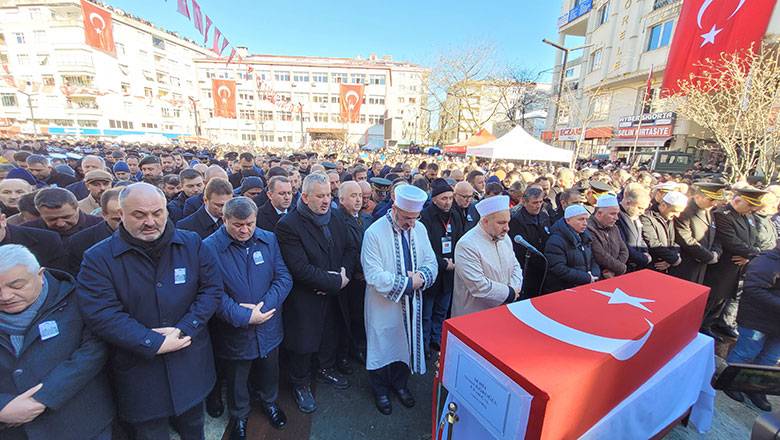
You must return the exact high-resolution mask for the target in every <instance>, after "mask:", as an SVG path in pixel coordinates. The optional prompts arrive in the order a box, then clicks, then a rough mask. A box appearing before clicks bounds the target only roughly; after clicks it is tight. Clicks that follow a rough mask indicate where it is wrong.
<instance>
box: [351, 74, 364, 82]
mask: <svg viewBox="0 0 780 440" xmlns="http://www.w3.org/2000/svg"><path fill="white" fill-rule="evenodd" d="M349 82H351V83H352V84H365V83H366V75H365V74H363V73H353V74H352V75H350V81H349Z"/></svg>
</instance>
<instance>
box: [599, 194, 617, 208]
mask: <svg viewBox="0 0 780 440" xmlns="http://www.w3.org/2000/svg"><path fill="white" fill-rule="evenodd" d="M615 206H618V199H617V197H615V196H613V195H612V194H606V195H603V196H601V197H599V198H598V199H597V200H596V208H613V207H615Z"/></svg>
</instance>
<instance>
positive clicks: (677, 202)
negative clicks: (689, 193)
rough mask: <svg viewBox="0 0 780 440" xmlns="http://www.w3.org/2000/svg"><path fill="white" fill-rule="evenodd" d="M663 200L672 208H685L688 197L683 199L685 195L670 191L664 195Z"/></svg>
mask: <svg viewBox="0 0 780 440" xmlns="http://www.w3.org/2000/svg"><path fill="white" fill-rule="evenodd" d="M663 200H664V202H666V203H668V204H669V205H672V206H682V207H685V206H686V205H688V197H685V194H683V193H681V192H679V191H670V192H668V193H666V195H664V198H663Z"/></svg>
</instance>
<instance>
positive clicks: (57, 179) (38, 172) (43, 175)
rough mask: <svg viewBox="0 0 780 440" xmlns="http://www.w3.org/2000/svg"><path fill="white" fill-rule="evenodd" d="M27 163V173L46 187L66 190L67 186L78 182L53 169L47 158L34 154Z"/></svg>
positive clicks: (28, 158)
mask: <svg viewBox="0 0 780 440" xmlns="http://www.w3.org/2000/svg"><path fill="white" fill-rule="evenodd" d="M26 162H27V171H29V172H30V174H32V175H33V176H35V178H36V179H38V180H39V181H41V182H43V183H45V184H46V185H49V186H55V187H59V188H62V189H65V187H66V186H68V185H70V184H71V183H76V182H77V181H78V179H76V178H75V177H73V176H69V175H67V174H62V173H58V172H57V171H56V170H54V169H52V167H51V163H49V159H48V158H46V157H45V156H41V155H38V154H32V155H30V156H28V157H27V161H26ZM74 197H75V196H74Z"/></svg>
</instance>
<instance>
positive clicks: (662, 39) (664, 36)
mask: <svg viewBox="0 0 780 440" xmlns="http://www.w3.org/2000/svg"><path fill="white" fill-rule="evenodd" d="M673 26H674V21H672V20H670V21H667V22H665V23H660V24H657V25H655V26H653V27H651V28H650V38H649V39H648V41H647V50H655V49H658V48H661V47H666V46H668V45H669V42H670V41H671V39H672V28H673Z"/></svg>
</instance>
